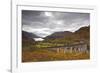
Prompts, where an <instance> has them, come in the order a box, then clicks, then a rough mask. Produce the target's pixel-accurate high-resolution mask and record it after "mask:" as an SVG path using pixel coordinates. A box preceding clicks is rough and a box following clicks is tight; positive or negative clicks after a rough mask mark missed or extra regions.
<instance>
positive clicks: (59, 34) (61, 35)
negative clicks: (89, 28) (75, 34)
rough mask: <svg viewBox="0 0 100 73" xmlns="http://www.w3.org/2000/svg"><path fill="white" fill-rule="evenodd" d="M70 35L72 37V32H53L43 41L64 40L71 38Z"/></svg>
mask: <svg viewBox="0 0 100 73" xmlns="http://www.w3.org/2000/svg"><path fill="white" fill-rule="evenodd" d="M71 35H72V32H69V31H63V32H55V33H53V34H51V35H49V36H47V37H45V39H60V38H64V37H66V36H71Z"/></svg>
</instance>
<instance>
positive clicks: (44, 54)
mask: <svg viewBox="0 0 100 73" xmlns="http://www.w3.org/2000/svg"><path fill="white" fill-rule="evenodd" d="M89 58H90V54H89V53H86V52H77V53H75V52H72V53H69V52H67V53H62V52H60V53H57V52H54V51H50V50H46V49H38V50H34V51H24V50H23V51H22V62H39V61H61V60H83V59H89Z"/></svg>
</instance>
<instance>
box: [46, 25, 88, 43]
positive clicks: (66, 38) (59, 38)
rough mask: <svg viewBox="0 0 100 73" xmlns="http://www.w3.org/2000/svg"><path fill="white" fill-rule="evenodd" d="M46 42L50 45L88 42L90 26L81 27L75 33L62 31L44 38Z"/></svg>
mask: <svg viewBox="0 0 100 73" xmlns="http://www.w3.org/2000/svg"><path fill="white" fill-rule="evenodd" d="M44 39H45V41H46V42H48V41H49V42H52V43H70V44H71V43H74V42H80V41H82V42H86V43H89V41H90V26H88V27H81V28H80V29H79V30H77V31H75V32H70V31H63V32H55V33H53V34H51V35H49V36H47V37H45V38H44Z"/></svg>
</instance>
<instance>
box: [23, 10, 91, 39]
mask: <svg viewBox="0 0 100 73" xmlns="http://www.w3.org/2000/svg"><path fill="white" fill-rule="evenodd" d="M89 24H90V14H89V13H75V12H49V11H29V10H22V30H24V31H27V32H31V33H34V34H36V35H38V36H40V37H46V36H48V35H50V34H52V33H54V32H60V31H71V32H74V31H76V30H78V29H79V28H81V27H84V26H89Z"/></svg>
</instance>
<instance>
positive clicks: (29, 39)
mask: <svg viewBox="0 0 100 73" xmlns="http://www.w3.org/2000/svg"><path fill="white" fill-rule="evenodd" d="M33 38H38V36H36V35H35V34H33V33H29V32H26V31H22V47H23V49H24V50H25V49H29V48H30V46H31V45H34V44H35V40H34V39H33Z"/></svg>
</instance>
